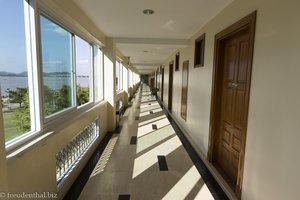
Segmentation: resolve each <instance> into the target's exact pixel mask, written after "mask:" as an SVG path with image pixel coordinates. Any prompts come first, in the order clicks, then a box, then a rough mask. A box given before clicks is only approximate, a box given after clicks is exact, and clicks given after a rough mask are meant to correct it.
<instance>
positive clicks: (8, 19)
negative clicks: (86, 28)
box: [0, 0, 90, 75]
mask: <svg viewBox="0 0 300 200" xmlns="http://www.w3.org/2000/svg"><path fill="white" fill-rule="evenodd" d="M0 5H1V6H0V19H1V20H0V27H1V29H0V47H1V48H0V71H7V72H14V73H20V72H24V71H27V66H26V42H25V27H24V8H23V1H22V0H0ZM4 19H5V20H4ZM40 22H41V35H42V61H43V71H44V72H70V66H71V65H72V57H71V56H72V55H71V52H70V46H71V34H70V33H69V32H67V31H66V30H64V29H63V28H61V27H59V26H58V25H56V24H55V23H53V22H51V21H50V20H48V19H47V18H45V17H41V18H40ZM75 43H76V44H75V45H76V72H77V74H78V75H89V71H90V69H89V65H90V63H89V58H90V49H89V44H88V43H87V42H85V41H83V40H82V39H80V38H78V37H75Z"/></svg>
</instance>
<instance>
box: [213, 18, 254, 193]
mask: <svg viewBox="0 0 300 200" xmlns="http://www.w3.org/2000/svg"><path fill="white" fill-rule="evenodd" d="M255 16H256V13H253V14H251V15H249V16H247V17H245V18H244V19H242V20H241V21H239V22H237V23H236V24H234V25H232V26H231V27H229V28H228V29H225V30H224V31H223V32H221V33H219V34H218V35H217V36H216V57H215V68H214V86H213V102H212V118H211V126H212V127H211V133H210V144H209V146H210V148H209V159H210V161H212V162H213V164H214V165H215V167H216V168H217V169H218V170H219V172H220V173H221V175H222V176H223V177H224V179H225V180H226V181H227V182H228V184H229V185H230V186H231V187H232V189H233V190H235V192H236V194H237V196H238V197H239V198H240V196H241V189H242V175H243V165H244V164H243V163H244V155H245V153H244V151H245V143H246V133H247V121H248V107H249V95H250V79H251V66H252V55H253V45H254V42H253V41H254V27H255Z"/></svg>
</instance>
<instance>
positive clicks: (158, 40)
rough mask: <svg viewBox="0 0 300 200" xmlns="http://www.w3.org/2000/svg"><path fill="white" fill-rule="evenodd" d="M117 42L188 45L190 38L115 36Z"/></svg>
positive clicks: (114, 39)
mask: <svg viewBox="0 0 300 200" xmlns="http://www.w3.org/2000/svg"><path fill="white" fill-rule="evenodd" d="M113 41H114V42H115V43H116V44H156V45H157V44H159V45H179V46H187V45H188V44H189V40H188V39H163V38H124V37H116V38H113Z"/></svg>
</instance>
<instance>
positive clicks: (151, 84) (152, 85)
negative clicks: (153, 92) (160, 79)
mask: <svg viewBox="0 0 300 200" xmlns="http://www.w3.org/2000/svg"><path fill="white" fill-rule="evenodd" d="M150 88H151V89H153V88H154V78H150Z"/></svg>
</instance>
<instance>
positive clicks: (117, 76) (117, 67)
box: [116, 61, 120, 91]
mask: <svg viewBox="0 0 300 200" xmlns="http://www.w3.org/2000/svg"><path fill="white" fill-rule="evenodd" d="M119 76H120V62H119V61H117V62H116V90H117V91H118V90H119V89H120V88H119V81H120V77H119Z"/></svg>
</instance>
